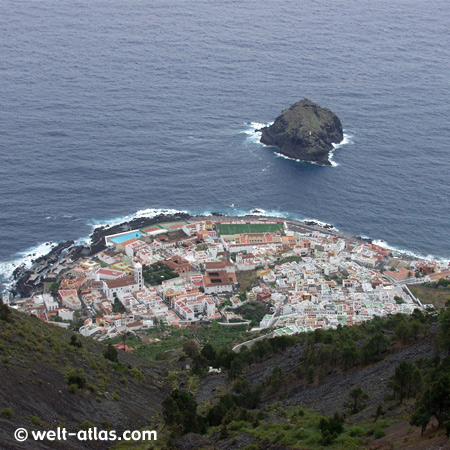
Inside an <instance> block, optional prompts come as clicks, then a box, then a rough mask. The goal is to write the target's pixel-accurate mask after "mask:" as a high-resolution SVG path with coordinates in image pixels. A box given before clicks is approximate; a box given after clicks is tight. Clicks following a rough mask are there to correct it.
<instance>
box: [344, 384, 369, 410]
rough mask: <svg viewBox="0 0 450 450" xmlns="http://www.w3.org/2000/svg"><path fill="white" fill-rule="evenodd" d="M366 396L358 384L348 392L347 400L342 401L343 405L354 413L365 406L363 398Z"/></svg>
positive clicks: (365, 398) (366, 397)
mask: <svg viewBox="0 0 450 450" xmlns="http://www.w3.org/2000/svg"><path fill="white" fill-rule="evenodd" d="M368 398H369V396H368V395H367V394H366V393H365V392H364V391H363V390H362V389H361V388H360V387H359V386H358V387H356V388H355V389H353V390H352V391H351V392H350V394H348V400H347V401H346V402H345V403H344V406H345V407H346V408H347V409H348V410H349V413H350V414H356V413H357V412H359V411H361V410H362V409H364V408H365V406H366V405H365V400H367V399H368Z"/></svg>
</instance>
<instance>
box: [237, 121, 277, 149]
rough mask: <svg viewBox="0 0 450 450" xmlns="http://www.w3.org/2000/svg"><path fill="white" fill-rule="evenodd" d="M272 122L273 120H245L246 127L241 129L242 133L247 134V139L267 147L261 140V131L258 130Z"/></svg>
mask: <svg viewBox="0 0 450 450" xmlns="http://www.w3.org/2000/svg"><path fill="white" fill-rule="evenodd" d="M272 124H273V122H267V123H259V122H247V123H246V125H247V128H246V129H245V130H244V131H242V133H245V134H246V135H247V141H249V142H253V143H255V144H260V145H264V147H267V145H265V144H263V143H262V142H261V136H262V133H261V131H258V130H260V129H261V128H264V127H270V125H272Z"/></svg>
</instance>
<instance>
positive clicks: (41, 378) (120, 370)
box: [0, 312, 170, 448]
mask: <svg viewBox="0 0 450 450" xmlns="http://www.w3.org/2000/svg"><path fill="white" fill-rule="evenodd" d="M73 336H74V337H73V338H72V334H71V333H69V332H67V331H65V330H63V329H61V328H57V327H54V326H52V325H48V324H45V323H43V322H41V321H40V320H38V319H36V318H34V317H30V316H26V315H23V314H21V313H18V312H12V314H11V321H5V320H0V354H1V365H0V380H1V388H0V412H1V414H0V442H1V443H2V447H1V448H8V445H9V446H11V448H31V445H33V447H32V448H63V447H61V443H58V442H50V441H48V442H46V443H37V442H33V444H31V443H30V442H28V444H27V443H26V442H25V443H24V444H19V443H18V442H16V441H15V440H14V437H13V433H14V430H15V429H16V428H18V427H23V428H25V429H27V430H33V429H35V430H39V429H48V430H51V429H56V427H57V426H61V427H67V428H68V429H69V430H70V431H76V430H77V429H79V427H80V426H82V424H83V422H85V421H88V422H90V423H91V424H93V425H94V426H97V427H98V428H99V429H108V428H111V429H112V430H117V431H118V432H119V431H120V432H121V431H123V430H126V429H130V430H134V429H137V428H141V427H143V426H145V425H146V424H147V420H148V419H150V418H151V417H153V416H154V415H155V414H157V413H158V412H159V411H160V409H161V403H162V400H163V399H164V397H165V396H166V395H167V393H168V392H169V390H170V389H169V388H168V387H167V386H166V385H165V382H164V381H163V380H164V377H165V376H166V375H167V370H166V369H165V368H162V367H161V366H158V365H157V364H155V363H151V362H149V361H146V360H142V359H139V358H136V357H134V356H133V355H129V354H126V353H125V352H122V351H119V352H118V362H112V361H110V360H108V359H106V358H105V357H104V356H103V352H104V351H105V348H106V346H105V345H102V344H100V343H97V342H95V341H93V340H92V339H85V338H83V337H82V336H80V335H73ZM5 411H6V412H8V414H6V413H5ZM11 416H12V417H11ZM102 444H103V445H102ZM67 445H68V443H66V446H65V447H64V448H105V443H101V442H100V443H97V444H96V443H94V442H90V443H89V445H88V444H83V443H82V442H78V441H77V440H76V439H75V438H74V439H73V440H71V441H70V447H68V446H67Z"/></svg>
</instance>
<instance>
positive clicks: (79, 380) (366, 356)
mask: <svg viewBox="0 0 450 450" xmlns="http://www.w3.org/2000/svg"><path fill="white" fill-rule="evenodd" d="M449 325H450V311H449V310H446V309H444V310H442V311H441V312H440V313H439V315H438V314H437V313H435V312H430V313H428V314H423V313H422V312H420V311H418V310H416V311H415V312H414V313H413V315H411V316H405V315H400V314H397V315H394V316H389V317H386V318H383V319H381V318H375V319H373V320H371V321H369V322H366V323H364V324H363V325H361V326H359V327H338V329H337V330H316V331H315V332H312V333H303V334H298V335H293V336H283V337H278V338H273V339H266V340H263V341H259V342H257V343H256V344H254V345H253V346H252V347H250V348H246V347H243V348H242V350H241V352H240V353H235V352H233V351H232V350H231V346H230V344H229V342H231V340H224V339H223V338H221V339H219V340H215V339H212V338H211V339H210V341H209V342H207V341H203V345H202V346H201V347H199V346H198V344H196V342H195V340H192V339H190V340H189V341H186V340H185V341H184V344H186V345H183V344H182V343H181V341H174V344H173V345H174V346H175V347H176V351H175V352H173V353H168V355H171V356H169V358H168V359H165V360H164V362H152V361H150V360H147V359H142V358H139V357H137V356H136V355H131V354H128V353H127V354H126V353H124V352H121V351H119V352H118V353H117V354H116V352H115V351H114V350H112V349H111V347H108V346H106V345H105V344H100V343H97V342H95V341H93V340H90V339H84V338H82V337H81V336H79V335H75V334H71V333H68V332H66V331H65V330H63V329H60V328H56V327H54V326H51V325H48V324H45V323H43V322H41V321H39V320H37V319H35V318H34V317H29V316H25V315H23V314H21V313H18V312H15V311H12V310H10V309H9V308H5V307H4V306H2V307H1V309H0V351H1V361H2V364H1V368H0V376H1V380H2V388H1V397H0V425H1V430H0V442H2V447H1V448H19V449H20V448H30V445H26V444H22V445H20V444H18V443H17V442H15V441H14V440H13V433H14V430H15V429H16V428H18V427H23V428H26V429H28V430H33V429H34V430H42V429H47V430H51V429H55V428H56V427H57V426H62V427H67V428H68V429H69V430H73V431H76V430H78V429H87V428H90V427H93V426H97V427H98V428H99V429H113V430H117V431H119V432H121V431H123V430H125V429H131V430H133V429H140V428H143V427H146V426H151V427H152V428H155V429H157V430H158V441H157V442H156V443H148V442H147V443H139V442H136V443H133V444H132V443H126V444H125V443H118V444H116V445H112V444H113V443H112V442H110V443H102V442H97V443H95V442H86V443H83V442H78V441H75V440H73V441H71V442H70V447H69V446H68V445H67V443H65V444H61V443H60V442H57V441H56V442H45V443H44V442H41V443H35V442H34V443H33V447H32V448H37V449H41V448H42V449H46V448H93V449H95V448H99V449H100V448H114V449H117V450H127V449H130V448H135V449H141V450H148V449H150V448H154V449H180V450H188V449H192V450H194V449H205V450H207V449H208V450H210V449H246V450H258V449H273V450H282V449H300V448H304V449H313V448H317V449H322V448H332V449H348V448H354V449H357V448H370V449H391V448H405V449H407V448H408V449H409V448H411V449H422V448H427V449H438V448H439V449H440V448H448V447H449V441H448V437H447V436H446V429H449V430H448V431H450V425H448V423H449V419H450V400H449V399H450V359H449V357H448V354H449V350H450V334H449V333H450V326H449ZM199 332H200V331H199ZM186 333H187V334H185V335H184V337H185V339H187V338H188V337H189V336H191V337H192V336H193V334H192V331H188V332H186ZM215 334H218V331H217V330H216V331H215V332H214V330H212V329H211V330H210V331H209V335H210V336H215ZM179 337H180V338H181V335H180V336H179ZM233 341H234V339H233ZM188 343H189V345H187V344H188ZM180 345H182V346H183V352H184V355H183V354H182V353H181V352H180V349H178V347H177V346H180ZM231 345H233V344H231ZM175 347H174V349H175ZM143 349H145V347H142V348H140V349H139V352H138V353H141V354H143V355H146V353H145V352H143ZM116 356H117V357H118V362H115V361H114V360H115V359H116ZM146 357H152V355H146ZM186 364H188V366H189V367H190V370H186ZM208 366H213V367H218V368H221V369H222V371H221V373H208V370H207V368H208ZM410 422H411V423H414V425H420V426H412V425H411V424H410ZM421 427H422V429H421ZM448 431H447V433H448ZM422 434H423V435H422Z"/></svg>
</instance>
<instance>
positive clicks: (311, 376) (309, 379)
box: [306, 365, 315, 384]
mask: <svg viewBox="0 0 450 450" xmlns="http://www.w3.org/2000/svg"><path fill="white" fill-rule="evenodd" d="M314 375H315V373H314V366H313V365H311V366H309V367H308V372H306V381H307V382H308V384H312V383H313V382H314Z"/></svg>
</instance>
